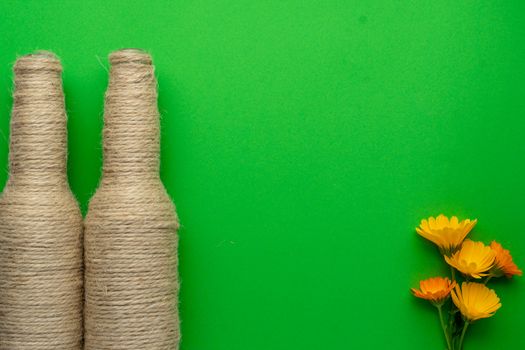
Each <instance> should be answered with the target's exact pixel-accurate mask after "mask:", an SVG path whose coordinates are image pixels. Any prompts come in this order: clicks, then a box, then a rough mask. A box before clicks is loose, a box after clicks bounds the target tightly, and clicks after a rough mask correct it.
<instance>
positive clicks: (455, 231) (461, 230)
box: [416, 214, 478, 256]
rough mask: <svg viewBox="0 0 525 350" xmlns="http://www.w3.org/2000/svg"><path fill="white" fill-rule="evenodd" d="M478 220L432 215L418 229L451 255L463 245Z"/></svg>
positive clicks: (444, 252) (442, 251)
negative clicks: (460, 219) (434, 216)
mask: <svg viewBox="0 0 525 350" xmlns="http://www.w3.org/2000/svg"><path fill="white" fill-rule="evenodd" d="M477 222H478V220H473V221H470V220H469V219H466V220H463V221H459V220H458V218H457V217H456V216H453V217H451V218H450V220H449V219H448V218H447V217H446V216H444V215H443V214H440V215H439V216H438V217H436V218H433V217H432V216H431V217H429V218H428V220H426V219H423V220H421V224H420V225H419V227H417V228H416V231H417V233H419V234H420V235H421V236H423V237H425V238H426V239H428V240H429V241H432V242H434V243H435V244H436V245H437V246H438V247H439V250H440V251H441V253H442V254H443V255H447V256H451V255H452V254H453V253H455V252H456V251H457V250H458V249H459V248H460V247H461V243H463V240H464V239H465V237H466V236H467V235H468V234H469V232H470V231H471V230H472V228H473V227H474V226H475V225H476V223H477Z"/></svg>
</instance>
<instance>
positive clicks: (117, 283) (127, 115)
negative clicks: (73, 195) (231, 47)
mask: <svg viewBox="0 0 525 350" xmlns="http://www.w3.org/2000/svg"><path fill="white" fill-rule="evenodd" d="M109 58H110V63H111V70H110V77H109V87H108V90H107V92H106V98H105V112H104V141H103V144H104V164H103V174H102V180H101V183H100V186H99V188H98V190H97V192H96V194H95V195H94V197H93V198H92V199H91V202H90V204H89V210H88V214H87V217H86V220H85V251H84V257H85V266H86V271H85V310H84V321H85V334H84V336H85V349H87V350H104V349H126V350H133V349H137V350H138V349H140V350H144V349H148V350H154V349H170V350H171V349H178V344H179V338H180V332H179V318H178V304H177V296H178V289H179V285H178V276H177V263H178V261H177V255H176V250H177V244H178V241H177V236H176V230H177V229H178V219H177V216H176V214H175V208H174V206H173V204H172V202H171V200H170V198H169V197H168V195H167V194H166V191H165V189H164V186H163V185H162V183H161V181H160V178H159V113H158V109H157V86H156V84H157V83H156V79H155V76H154V68H153V66H152V61H151V57H150V56H149V55H148V54H146V53H144V52H142V51H139V50H132V49H126V50H120V51H117V52H114V53H112V54H111V55H110V57H109Z"/></svg>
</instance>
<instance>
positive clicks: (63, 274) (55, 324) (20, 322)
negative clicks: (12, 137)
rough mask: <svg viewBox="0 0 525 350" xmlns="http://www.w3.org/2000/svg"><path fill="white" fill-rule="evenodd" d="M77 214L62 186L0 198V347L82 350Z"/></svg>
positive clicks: (11, 191) (11, 190)
mask: <svg viewBox="0 0 525 350" xmlns="http://www.w3.org/2000/svg"><path fill="white" fill-rule="evenodd" d="M82 285H83V280H82V216H81V213H80V210H79V208H78V205H77V202H76V200H75V199H74V198H73V195H72V194H71V192H70V191H69V188H68V187H67V186H60V187H59V188H57V187H49V188H42V187H39V186H34V187H31V186H25V187H24V188H23V189H20V188H18V187H16V186H12V185H11V183H10V182H8V184H7V185H6V188H5V190H4V193H3V195H2V198H1V199H0V349H2V350H8V349H9V350H10V349H49V350H52V349H68V350H71V349H77V350H79V349H81V348H82Z"/></svg>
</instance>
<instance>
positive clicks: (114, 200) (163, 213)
mask: <svg viewBox="0 0 525 350" xmlns="http://www.w3.org/2000/svg"><path fill="white" fill-rule="evenodd" d="M122 214H129V215H130V216H133V217H143V218H144V217H150V218H152V219H154V218H155V217H164V218H166V219H169V220H173V221H176V222H177V223H178V217H177V214H176V208H175V205H174V203H173V201H172V199H171V198H170V196H169V195H168V193H167V191H166V189H165V187H164V185H163V184H162V182H161V181H156V182H149V183H137V184H118V185H117V184H108V183H104V182H101V184H100V186H99V188H98V189H97V190H96V192H95V194H94V195H93V197H92V198H91V200H90V201H89V205H88V212H87V215H86V221H88V222H89V221H90V220H91V219H92V218H93V217H94V216H96V217H101V216H107V218H111V216H120V215H122ZM177 225H178V224H177Z"/></svg>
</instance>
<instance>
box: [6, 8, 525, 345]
mask: <svg viewBox="0 0 525 350" xmlns="http://www.w3.org/2000/svg"><path fill="white" fill-rule="evenodd" d="M121 47H140V48H144V49H147V50H149V51H150V52H151V53H152V55H153V57H154V60H155V64H156V69H157V75H158V80H159V94H160V99H159V106H160V110H161V113H162V127H163V129H162V169H161V172H162V174H161V175H162V179H163V180H164V183H165V185H166V187H167V189H168V192H169V193H170V194H171V196H172V197H173V198H174V201H175V202H176V204H177V208H178V212H179V215H180V218H181V221H182V225H183V228H182V230H181V231H180V237H181V241H180V243H181V244H180V273H181V279H182V291H181V317H182V332H183V343H182V349H184V350H212V349H213V350H221V349H228V350H235V349H239V350H258V349H276V350H277V349H350V348H354V349H357V348H359V349H421V348H422V347H423V348H425V349H426V348H428V349H443V348H444V343H443V340H442V337H441V333H440V332H441V331H440V329H439V327H438V319H437V315H436V314H435V311H434V310H433V309H432V308H431V307H430V306H428V305H427V304H426V303H424V302H423V301H420V300H416V299H415V298H413V297H412V296H411V295H410V294H409V292H408V289H409V287H413V286H416V284H417V282H418V280H419V279H420V278H425V277H429V276H433V275H437V274H439V273H443V272H445V271H446V269H445V267H444V265H443V263H442V262H441V260H440V258H439V256H438V254H437V250H435V248H434V247H433V246H432V245H431V244H428V243H427V242H425V241H424V240H423V239H422V238H420V237H418V236H417V235H416V234H415V231H414V227H415V226H417V225H418V223H419V220H420V219H421V218H423V217H426V216H430V215H437V214H439V213H441V212H443V213H445V214H447V215H453V214H456V215H459V216H460V217H461V218H467V217H470V218H478V219H479V224H478V226H477V227H476V228H475V230H474V233H473V237H475V238H476V239H482V240H484V241H486V242H488V241H490V240H491V239H493V238H496V239H498V240H499V241H500V242H502V243H503V245H504V246H506V247H507V248H510V249H511V251H512V253H513V255H514V257H515V260H516V262H517V263H518V265H521V267H522V268H524V267H525V239H524V238H523V237H524V236H523V235H524V226H523V219H524V217H525V215H524V211H523V206H524V198H525V185H524V177H523V175H524V171H525V159H524V155H525V137H524V135H525V119H524V117H525V84H524V82H525V2H524V1H522V0H515V1H511V0H508V1H491V2H489V1H457V0H454V1H452V0H450V1H443V0H441V1H390V0H378V1H348V0H340V1H328V0H326V1H313V0H312V1H310V0H297V1H277V0H276V1H270V0H261V1H254V0H235V1H233V0H232V1H225V0H222V1H219V0H206V1H144V2H139V1H108V0H103V1H64V0H62V1H36V0H34V1H5V0H4V1H2V2H1V3H0V114H1V118H0V131H1V135H2V137H1V138H0V166H1V167H2V169H5V171H2V172H1V174H0V183H1V184H2V185H3V184H4V183H5V180H6V178H7V157H8V135H9V115H10V110H11V104H12V101H11V96H10V94H11V90H12V74H11V69H12V64H13V62H14V61H15V59H16V58H17V57H18V56H19V55H22V54H26V53H30V52H32V51H33V50H37V49H49V50H53V51H55V52H56V53H57V54H58V55H59V56H60V57H61V58H62V61H63V66H64V75H63V76H64V84H65V92H66V103H67V109H68V114H69V179H70V183H71V187H72V189H73V192H74V193H75V195H76V196H77V198H78V200H79V201H80V203H81V206H82V208H83V210H84V211H85V209H86V207H87V203H88V200H89V198H90V196H91V195H92V194H93V192H94V191H95V190H96V187H97V182H98V180H99V177H100V167H101V144H100V143H101V127H102V113H103V94H104V91H105V89H106V85H107V71H106V70H107V67H108V62H107V55H108V54H109V52H111V51H112V50H115V49H118V48H121ZM494 286H495V288H496V289H497V292H498V294H499V295H500V297H501V298H502V303H503V307H502V308H501V309H500V310H499V311H498V312H497V314H496V316H495V317H493V318H491V319H488V320H482V321H480V322H479V323H478V324H475V325H474V326H472V328H471V329H470V330H469V334H468V339H467V340H466V347H467V349H521V348H524V347H525V338H524V336H523V334H522V333H521V329H522V327H523V324H525V298H524V297H523V296H524V295H525V282H524V281H523V279H519V278H518V279H516V280H515V281H512V283H507V282H498V283H495V284H494Z"/></svg>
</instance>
